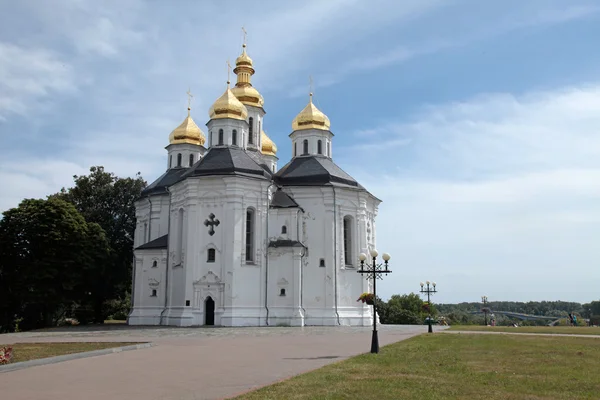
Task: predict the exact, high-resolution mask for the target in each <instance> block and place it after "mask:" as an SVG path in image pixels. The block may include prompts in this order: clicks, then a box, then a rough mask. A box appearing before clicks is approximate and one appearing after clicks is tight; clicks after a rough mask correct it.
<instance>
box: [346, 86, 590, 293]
mask: <svg viewBox="0 0 600 400" xmlns="http://www.w3.org/2000/svg"><path fill="white" fill-rule="evenodd" d="M598 109H600V85H588V86H581V87H574V88H565V89H560V90H556V91H549V92H538V93H530V94H525V95H522V96H513V95H508V94H491V95H484V96H478V97H476V98H473V99H470V100H467V101H463V102H455V103H451V104H446V105H437V106H429V107H424V108H423V109H422V111H421V112H420V113H419V114H417V115H415V116H414V118H413V119H412V120H411V121H410V122H402V123H396V124H394V123H392V122H389V123H388V124H386V125H384V126H383V127H382V129H381V130H380V131H379V133H378V134H376V136H377V137H378V138H379V139H378V140H379V153H378V155H377V158H376V160H382V159H385V163H381V162H377V161H375V167H379V168H380V170H382V171H384V172H383V173H382V174H381V175H379V176H376V175H374V174H371V175H366V174H365V173H364V171H360V170H354V171H352V170H351V169H350V168H349V170H350V171H351V172H353V173H354V175H355V177H356V178H357V179H359V180H360V181H361V182H364V183H365V184H366V186H367V188H368V189H369V190H371V191H372V192H373V193H374V194H375V195H379V196H380V197H382V198H383V200H384V203H383V204H382V206H381V210H380V216H379V220H380V221H386V222H385V223H382V222H379V224H378V246H379V247H380V249H379V250H380V251H389V252H391V253H392V254H394V253H395V255H396V257H395V258H394V260H395V266H396V270H397V271H398V272H399V274H397V275H396V277H390V278H387V280H386V281H384V282H383V283H382V288H383V289H382V290H383V291H384V293H385V294H386V295H391V294H392V293H397V292H406V291H411V290H417V287H416V284H417V283H418V282H419V281H420V280H424V279H433V280H437V282H438V283H439V284H440V290H442V292H441V293H440V295H439V296H438V297H439V298H438V299H437V300H438V301H447V302H450V301H466V300H469V299H470V300H472V301H474V300H476V299H477V298H478V296H480V295H482V294H487V295H488V296H490V297H492V296H493V297H494V298H497V299H507V298H508V297H510V298H511V299H514V300H519V299H521V300H527V299H531V298H534V299H553V298H556V293H561V295H562V296H564V297H563V298H568V299H573V300H581V301H589V300H590V299H593V298H595V297H597V290H596V288H595V282H597V281H598V280H599V279H600V270H598V268H597V260H598V259H599V257H600V248H599V247H598V245H597V238H598V237H600V224H599V222H600V184H599V182H600V134H598V126H600V114H599V113H598V112H597V110H598ZM399 138H400V139H403V140H404V139H410V143H409V144H407V145H405V146H403V147H401V148H400V149H398V148H394V149H389V145H388V143H390V142H391V143H394V142H395V141H397V140H399ZM370 140H371V141H373V137H372V136H371V139H370ZM386 149H388V150H386ZM340 153H343V151H340V150H339V149H338V150H337V154H340ZM369 183H370V184H369ZM389 221H394V222H393V223H390V222H389ZM580 277H585V279H580ZM568 281H572V282H574V284H573V285H571V284H570V283H569V284H566V282H568ZM534 282H535V283H534ZM575 282H576V284H575ZM456 288H460V291H457V290H456Z"/></svg>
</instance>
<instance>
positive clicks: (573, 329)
mask: <svg viewBox="0 0 600 400" xmlns="http://www.w3.org/2000/svg"><path fill="white" fill-rule="evenodd" d="M449 330H451V331H478V332H479V331H485V332H511V333H561V334H565V335H570V334H579V335H599V336H600V328H599V327H590V326H520V327H518V328H514V327H512V326H482V325H452V326H451V327H450V329H449ZM599 397H600V396H599Z"/></svg>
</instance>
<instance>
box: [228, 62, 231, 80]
mask: <svg viewBox="0 0 600 400" xmlns="http://www.w3.org/2000/svg"><path fill="white" fill-rule="evenodd" d="M230 73H231V64H229V59H227V83H229V74H230Z"/></svg>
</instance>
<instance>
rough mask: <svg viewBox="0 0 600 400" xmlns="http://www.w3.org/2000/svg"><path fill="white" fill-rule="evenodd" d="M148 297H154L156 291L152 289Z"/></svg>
mask: <svg viewBox="0 0 600 400" xmlns="http://www.w3.org/2000/svg"><path fill="white" fill-rule="evenodd" d="M150 296H151V297H156V289H152V294H151V295H150Z"/></svg>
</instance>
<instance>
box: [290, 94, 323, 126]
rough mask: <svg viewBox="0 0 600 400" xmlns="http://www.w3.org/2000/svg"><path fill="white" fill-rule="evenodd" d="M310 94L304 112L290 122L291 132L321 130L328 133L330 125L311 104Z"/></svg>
mask: <svg viewBox="0 0 600 400" xmlns="http://www.w3.org/2000/svg"><path fill="white" fill-rule="evenodd" d="M312 96H313V95H312V93H311V94H310V100H309V102H308V104H307V106H306V107H304V110H302V111H300V113H299V114H298V115H296V118H294V120H293V121H292V130H294V131H300V130H305V129H321V130H324V131H328V130H329V127H330V126H331V123H330V122H329V118H327V115H325V114H323V113H322V112H321V110H319V109H318V108H317V107H316V106H315V105H314V104H313V102H312Z"/></svg>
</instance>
